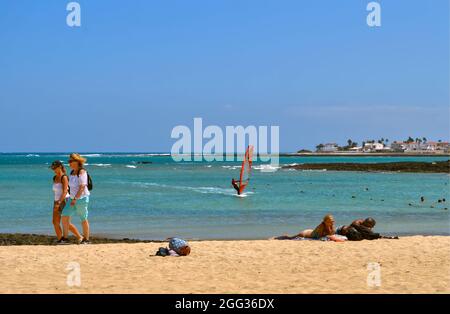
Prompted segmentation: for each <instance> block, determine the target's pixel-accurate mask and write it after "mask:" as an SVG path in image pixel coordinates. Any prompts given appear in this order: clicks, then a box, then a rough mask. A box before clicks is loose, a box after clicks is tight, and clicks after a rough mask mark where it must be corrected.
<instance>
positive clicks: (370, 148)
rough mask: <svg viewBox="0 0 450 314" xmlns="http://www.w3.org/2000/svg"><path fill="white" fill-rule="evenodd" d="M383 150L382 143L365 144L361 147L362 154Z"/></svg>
mask: <svg viewBox="0 0 450 314" xmlns="http://www.w3.org/2000/svg"><path fill="white" fill-rule="evenodd" d="M382 150H384V144H382V143H365V144H364V147H363V151H364V152H376V151H382Z"/></svg>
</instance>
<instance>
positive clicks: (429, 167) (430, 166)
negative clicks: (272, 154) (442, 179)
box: [283, 160, 450, 173]
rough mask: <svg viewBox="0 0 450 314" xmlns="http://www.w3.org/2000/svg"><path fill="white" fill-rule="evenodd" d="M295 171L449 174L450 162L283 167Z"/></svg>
mask: <svg viewBox="0 0 450 314" xmlns="http://www.w3.org/2000/svg"><path fill="white" fill-rule="evenodd" d="M283 169H295V170H331V171H366V172H380V171H390V172H418V173H450V160H447V161H436V162H385V163H309V164H299V165H287V166H283Z"/></svg>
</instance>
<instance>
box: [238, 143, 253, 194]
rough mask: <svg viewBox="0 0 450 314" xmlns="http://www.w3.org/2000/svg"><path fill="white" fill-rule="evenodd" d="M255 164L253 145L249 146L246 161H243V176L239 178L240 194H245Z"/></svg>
mask: <svg viewBox="0 0 450 314" xmlns="http://www.w3.org/2000/svg"><path fill="white" fill-rule="evenodd" d="M252 162H253V145H249V146H248V147H247V150H246V152H245V156H244V160H243V161H242V167H241V174H240V176H239V194H242V192H244V189H245V188H246V187H247V185H248V182H249V181H250V174H251V172H252Z"/></svg>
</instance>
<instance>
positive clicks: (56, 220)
mask: <svg viewBox="0 0 450 314" xmlns="http://www.w3.org/2000/svg"><path fill="white" fill-rule="evenodd" d="M52 222H53V228H54V229H55V233H56V238H57V239H58V240H59V239H61V237H62V229H61V213H60V212H59V206H54V207H53V219H52Z"/></svg>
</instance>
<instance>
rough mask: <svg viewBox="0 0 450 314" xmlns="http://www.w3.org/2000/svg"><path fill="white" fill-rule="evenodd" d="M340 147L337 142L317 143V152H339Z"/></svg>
mask: <svg viewBox="0 0 450 314" xmlns="http://www.w3.org/2000/svg"><path fill="white" fill-rule="evenodd" d="M338 149H339V146H338V144H336V143H325V144H320V145H317V152H320V153H332V152H337V151H338Z"/></svg>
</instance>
